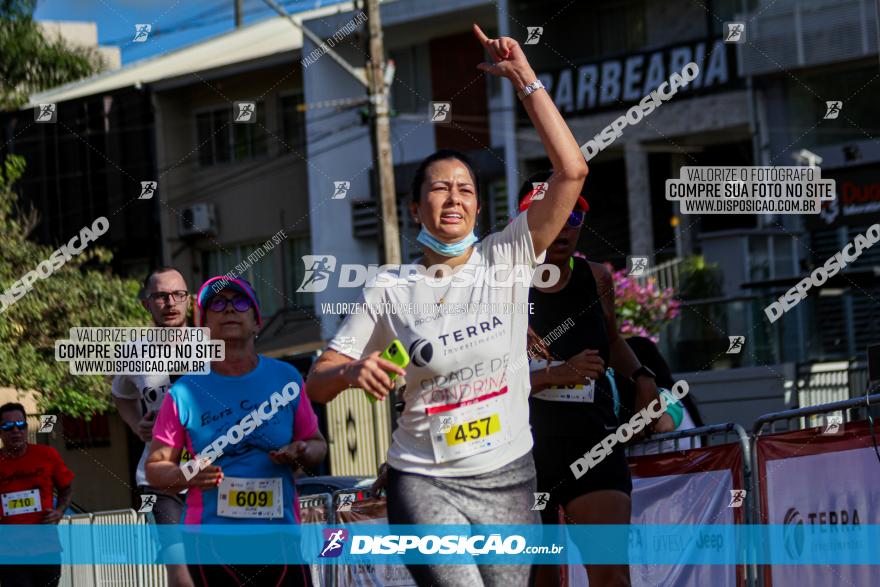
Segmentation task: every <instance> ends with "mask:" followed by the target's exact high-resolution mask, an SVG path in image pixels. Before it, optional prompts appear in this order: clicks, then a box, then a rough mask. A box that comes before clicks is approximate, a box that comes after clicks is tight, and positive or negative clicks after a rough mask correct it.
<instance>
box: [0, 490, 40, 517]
mask: <svg viewBox="0 0 880 587" xmlns="http://www.w3.org/2000/svg"><path fill="white" fill-rule="evenodd" d="M0 498H2V500H3V513H4V515H7V516H20V515H21V514H31V513H33V512H38V511H40V510H41V509H42V508H43V504H41V503H40V490H39V489H28V490H26V491H15V492H13V493H4V494H3V495H2V496H0Z"/></svg>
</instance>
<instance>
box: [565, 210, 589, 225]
mask: <svg viewBox="0 0 880 587" xmlns="http://www.w3.org/2000/svg"><path fill="white" fill-rule="evenodd" d="M586 217H587V213H586V212H584V211H583V210H572V212H571V214H569V215H568V220H566V221H565V224H566V225H568V226H570V227H572V228H580V227H581V226H583V225H584V219H585V218H586Z"/></svg>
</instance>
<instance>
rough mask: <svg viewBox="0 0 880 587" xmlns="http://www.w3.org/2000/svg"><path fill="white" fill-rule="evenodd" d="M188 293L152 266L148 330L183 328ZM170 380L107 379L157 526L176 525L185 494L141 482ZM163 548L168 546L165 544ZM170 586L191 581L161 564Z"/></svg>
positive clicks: (149, 376) (179, 568) (146, 301)
mask: <svg viewBox="0 0 880 587" xmlns="http://www.w3.org/2000/svg"><path fill="white" fill-rule="evenodd" d="M189 300H190V294H189V291H188V288H187V285H186V281H185V280H184V279H183V275H181V274H180V272H179V271H177V270H176V269H174V268H172V267H158V268H156V269H154V270H153V271H151V272H150V274H149V275H147V277H146V279H144V286H143V299H142V300H141V304H143V306H144V308H145V309H146V310H147V311H148V312H149V313H150V316H152V318H153V325H155V326H158V327H164V328H184V327H186V325H187V324H186V315H187V307H188V302H189ZM173 379H176V377H170V376H169V375H168V374H166V373H159V374H155V373H145V374H136V375H117V376H116V377H114V378H113V388H112V395H113V403H114V404H116V409H117V410H119V415H120V416H122V419H123V420H125V423H126V424H128V426H129V428H131V430H132V432H134V433H135V435H137V437H138V438H140V439H141V440H142V441H143V442H144V451H143V454H142V455H141V459H140V461H139V462H138V466H137V471H136V472H135V482H136V483H137V486H138V489H139V490H140V492H141V495H149V494H152V495H155V496H156V498H155V501H154V504H153V509H152V512H153V517H154V518H155V520H156V523H157V524H179V523H180V519H181V515H182V514H183V502H184V498H185V497H186V493H185V492H180V493H178V492H177V491H171V490H167V489H165V488H162V487H151V486H150V485H149V484H148V483H147V476H146V473H145V472H144V464H145V463H146V460H147V456H148V454H149V448H148V447H149V444H150V440H151V439H152V436H153V424H154V423H155V421H156V414H157V413H159V408H160V407H161V406H162V400H163V399H165V394H166V393H167V392H168V389H169V388H170V387H171V384H172V383H173ZM165 546H166V547H167V546H168V545H165ZM166 571H167V573H168V584H169V585H170V587H191V586H192V584H193V583H192V579H191V578H190V576H189V571H188V570H187V567H186V565H167V566H166Z"/></svg>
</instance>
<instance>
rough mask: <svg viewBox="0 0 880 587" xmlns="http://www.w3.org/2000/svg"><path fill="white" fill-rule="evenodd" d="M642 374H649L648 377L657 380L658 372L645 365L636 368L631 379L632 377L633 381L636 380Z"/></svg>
mask: <svg viewBox="0 0 880 587" xmlns="http://www.w3.org/2000/svg"><path fill="white" fill-rule="evenodd" d="M642 375H645V376H647V377H650V378H651V379H653V380H654V381H656V380H657V374H656V373H654V372H653V371H651V370H650V369H648V368H647V367H645V366H644V365H642V366H640V367H639V368H638V369H636V370H635V371H633V374H632V375H631V376H630V379H632V380H633V381H635V380H636V379H638V378H639V377H641V376H642Z"/></svg>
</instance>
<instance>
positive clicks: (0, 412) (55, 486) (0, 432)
mask: <svg viewBox="0 0 880 587" xmlns="http://www.w3.org/2000/svg"><path fill="white" fill-rule="evenodd" d="M0 440H2V442H3V448H2V449H0V524H57V523H58V522H59V521H61V518H62V516H64V511H65V510H66V509H67V508H68V507H69V506H70V501H71V499H72V496H73V492H72V489H71V485H70V484H71V481H73V473H72V472H71V471H70V469H68V468H67V466H66V465H65V464H64V461H62V460H61V455H59V454H58V451H56V450H55V449H54V448H52V447H51V446H45V445H42V444H28V442H27V417H26V415H25V411H24V406H22V405H21V404H16V403H7V404H3V405H2V406H0ZM56 491H57V493H58V503H57V505H56V504H54V503H53V493H54V492H56ZM34 546H36V545H28V549H27V552H29V553H36V551H35V550H34ZM39 548H40V552H41V553H47V552H58V553H59V556H58V564H43V565H2V566H0V585H2V586H3V587H55V586H56V585H58V580H59V579H60V578H61V563H60V561H61V559H60V551H61V545H60V543H59V542H58V541H57V540H56V541H54V544H45V545H39Z"/></svg>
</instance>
